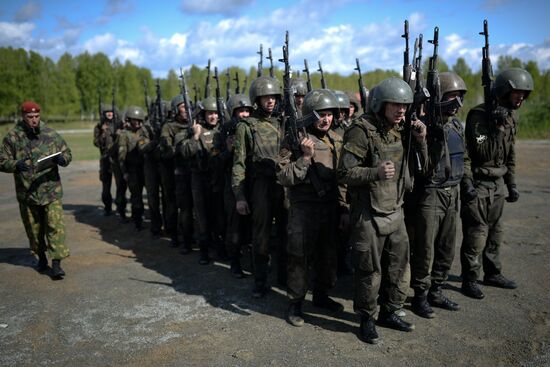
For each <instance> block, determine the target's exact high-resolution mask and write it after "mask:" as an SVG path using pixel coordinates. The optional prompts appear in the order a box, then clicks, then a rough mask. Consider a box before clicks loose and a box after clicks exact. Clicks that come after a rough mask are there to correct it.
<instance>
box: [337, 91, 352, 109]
mask: <svg viewBox="0 0 550 367" xmlns="http://www.w3.org/2000/svg"><path fill="white" fill-rule="evenodd" d="M333 92H334V94H335V95H336V97H338V107H339V108H340V109H341V110H346V111H348V112H349V103H350V102H349V97H348V95H347V94H346V93H344V92H342V91H341V90H335V91H333Z"/></svg>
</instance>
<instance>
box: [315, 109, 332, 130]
mask: <svg viewBox="0 0 550 367" xmlns="http://www.w3.org/2000/svg"><path fill="white" fill-rule="evenodd" d="M317 113H318V114H319V117H320V118H319V120H317V122H315V128H316V129H317V130H319V131H324V132H327V131H328V130H329V129H330V125H332V120H333V119H334V115H333V114H332V111H331V110H321V111H317Z"/></svg>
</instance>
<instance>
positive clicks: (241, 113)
mask: <svg viewBox="0 0 550 367" xmlns="http://www.w3.org/2000/svg"><path fill="white" fill-rule="evenodd" d="M233 115H234V116H236V117H237V118H239V119H244V118H247V117H249V116H250V108H248V107H239V108H236V109H235V111H234V112H233Z"/></svg>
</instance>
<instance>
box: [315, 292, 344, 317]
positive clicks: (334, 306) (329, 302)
mask: <svg viewBox="0 0 550 367" xmlns="http://www.w3.org/2000/svg"><path fill="white" fill-rule="evenodd" d="M313 305H314V306H315V307H319V308H323V309H325V310H328V311H330V312H334V313H338V312H342V311H344V305H342V304H341V303H339V302H336V301H335V300H333V299H332V298H330V297H329V296H327V294H326V293H325V292H322V291H313Z"/></svg>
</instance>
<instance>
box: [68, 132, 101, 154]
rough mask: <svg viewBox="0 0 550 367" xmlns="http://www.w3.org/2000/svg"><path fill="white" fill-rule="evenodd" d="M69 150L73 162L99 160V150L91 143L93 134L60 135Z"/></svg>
mask: <svg viewBox="0 0 550 367" xmlns="http://www.w3.org/2000/svg"><path fill="white" fill-rule="evenodd" d="M61 135H62V136H63V139H65V141H66V142H67V144H68V145H69V148H71V152H72V153H73V160H75V161H87V160H99V149H98V148H97V147H96V146H95V145H94V143H93V133H91V132H88V133H76V134H61Z"/></svg>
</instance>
